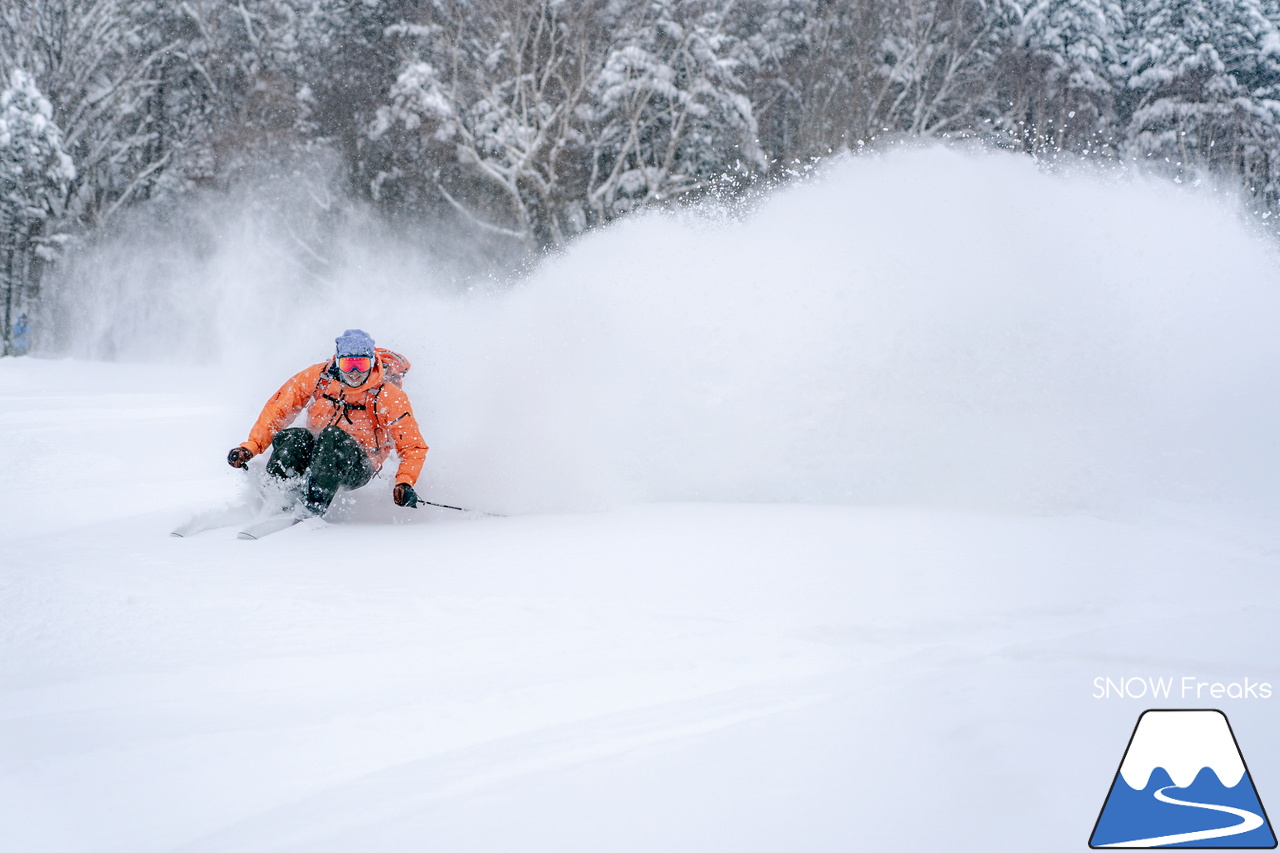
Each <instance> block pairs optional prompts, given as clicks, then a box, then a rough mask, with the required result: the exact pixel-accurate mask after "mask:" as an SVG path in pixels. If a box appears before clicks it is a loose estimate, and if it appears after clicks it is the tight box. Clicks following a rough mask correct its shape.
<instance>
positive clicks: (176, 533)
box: [169, 530, 184, 539]
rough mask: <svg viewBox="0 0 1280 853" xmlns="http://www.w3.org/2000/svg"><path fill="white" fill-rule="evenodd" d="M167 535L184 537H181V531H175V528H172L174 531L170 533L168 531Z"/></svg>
mask: <svg viewBox="0 0 1280 853" xmlns="http://www.w3.org/2000/svg"><path fill="white" fill-rule="evenodd" d="M169 535H170V536H173V537H176V538H178V539H182V538H184V537H183V535H182V534H181V533H179V532H178V531H176V530H174V531H172V532H170V533H169Z"/></svg>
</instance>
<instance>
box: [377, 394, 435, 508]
mask: <svg viewBox="0 0 1280 853" xmlns="http://www.w3.org/2000/svg"><path fill="white" fill-rule="evenodd" d="M382 402H383V406H382V407H381V411H382V412H383V413H384V414H385V416H386V419H387V423H386V429H387V431H388V432H389V433H390V434H391V439H392V441H394V442H395V446H396V454H397V455H399V457H400V467H399V468H397V469H396V482H397V483H408V484H409V485H411V486H412V485H413V484H415V483H417V482H418V475H419V474H421V473H422V463H423V461H424V460H425V459H426V456H427V443H426V442H425V441H423V440H422V433H421V432H419V430H418V421H417V420H416V419H415V418H414V417H413V406H411V405H409V397H408V395H406V394H405V393H404V392H403V391H401V390H400V389H399V388H397V387H395V386H394V385H384V386H383V387H382Z"/></svg>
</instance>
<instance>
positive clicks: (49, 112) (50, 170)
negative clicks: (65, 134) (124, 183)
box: [0, 69, 76, 354]
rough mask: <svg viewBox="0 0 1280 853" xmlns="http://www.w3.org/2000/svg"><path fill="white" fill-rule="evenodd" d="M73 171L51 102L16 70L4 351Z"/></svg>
mask: <svg viewBox="0 0 1280 853" xmlns="http://www.w3.org/2000/svg"><path fill="white" fill-rule="evenodd" d="M75 176H76V170H75V166H74V165H73V163H72V161H71V157H70V156H68V154H67V152H66V149H65V148H64V147H63V143H62V131H61V130H60V129H59V128H58V125H57V124H56V123H55V122H54V120H53V105H52V104H50V103H49V101H48V99H47V98H45V97H44V95H42V94H41V93H40V90H39V89H37V88H36V85H35V80H34V79H33V78H32V77H31V75H30V74H27V73H26V72H25V71H22V70H20V69H15V70H13V71H12V72H10V75H9V85H8V87H7V88H5V89H4V90H3V91H0V289H2V291H3V297H4V352H5V354H8V352H9V348H10V341H9V336H10V334H11V332H12V330H13V321H14V318H15V317H16V312H18V311H19V310H20V309H21V308H22V307H24V303H25V302H26V301H27V300H29V299H30V298H32V297H33V296H34V294H33V293H31V287H30V285H31V283H32V281H33V278H34V277H33V275H32V268H33V267H38V265H39V264H40V262H41V261H42V260H44V259H46V258H47V255H48V246H49V244H48V242H47V240H48V238H50V237H52V236H53V235H50V234H48V233H47V231H46V224H47V223H48V222H49V221H50V220H51V219H55V220H56V218H57V216H58V215H59V214H60V213H61V208H62V204H63V202H64V200H65V196H66V191H67V187H68V185H69V184H70V183H71V181H72V180H74V179H75ZM42 240H43V241H46V242H42ZM41 249H43V250H44V252H43V253H42V252H41V251H40V250H41Z"/></svg>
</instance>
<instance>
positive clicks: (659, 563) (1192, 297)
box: [0, 151, 1280, 853]
mask: <svg viewBox="0 0 1280 853" xmlns="http://www.w3.org/2000/svg"><path fill="white" fill-rule="evenodd" d="M984 223H985V224H984ZM1001 229H1003V232H1001ZM220 233H222V234H223V235H224V241H223V242H222V243H221V244H216V245H214V246H213V248H212V249H210V248H209V247H208V246H206V250H207V251H208V252H209V253H208V254H207V255H206V256H205V257H204V260H203V261H202V263H201V264H200V265H198V266H196V265H192V266H191V267H190V268H189V269H188V270H187V271H186V272H184V273H182V274H181V275H178V274H171V275H170V276H169V280H170V281H171V283H172V287H173V288H174V291H173V293H172V294H170V295H171V296H172V300H171V303H170V304H172V305H179V304H185V303H184V302H183V298H179V297H187V296H189V297H190V298H191V300H192V301H191V302H190V303H189V304H187V309H186V310H187V312H188V313H187V314H185V315H182V316H179V315H178V314H174V313H166V309H165V303H164V300H155V299H153V300H152V301H151V302H150V303H149V304H150V305H151V306H152V308H153V309H154V310H153V311H152V312H151V313H146V312H133V313H128V308H129V307H130V306H135V307H136V305H137V304H139V302H140V301H142V296H141V295H138V294H134V296H136V297H137V300H138V301H134V302H131V298H133V297H131V296H130V292H128V291H127V290H125V291H120V292H118V293H117V296H118V297H119V298H118V299H116V300H115V301H114V302H113V301H111V300H107V299H106V298H105V297H103V302H102V305H103V306H106V307H105V308H104V311H105V312H106V313H107V314H108V315H109V314H110V311H109V310H107V309H109V308H110V306H111V305H115V304H117V303H118V304H119V305H120V306H121V308H120V310H121V311H122V312H126V313H128V322H127V323H126V322H125V319H124V315H123V314H122V315H121V316H120V318H118V319H120V324H121V326H122V327H124V326H127V328H128V329H129V333H128V334H120V333H119V332H118V331H112V330H113V329H116V328H117V326H114V325H112V324H111V323H109V322H107V319H109V317H108V318H107V319H102V318H99V319H100V321H101V325H98V326H96V327H94V328H96V330H97V331H96V332H94V334H96V335H98V336H99V339H104V340H105V339H106V338H109V337H111V336H112V335H115V336H116V337H114V338H111V340H112V344H111V348H112V349H113V350H114V351H115V353H116V355H117V356H119V357H121V358H126V357H128V358H133V359H135V360H133V361H124V360H122V361H116V362H99V361H87V360H83V359H80V360H63V361H59V360H51V359H35V358H30V357H26V358H20V359H4V360H0V442H2V443H3V444H2V446H3V447H5V448H6V450H7V451H8V452H7V453H6V456H5V463H4V464H3V465H0V554H2V555H3V556H2V557H0V560H2V563H0V850H6V851H8V850H13V851H50V852H51V853H52V852H53V851H95V853H96V852H97V851H128V852H129V853H150V851H187V853H194V851H237V853H240V851H308V853H310V851H335V853H336V851H344V853H345V851H352V850H377V851H422V850H436V851H462V850H465V851H516V850H519V851H557V853H565V851H584V853H585V851H591V852H592V853H598V852H599V851H664V852H665V851H698V853H705V851H718V850H726V851H729V850H732V851H776V850H803V851H841V853H844V852H845V851H849V850H892V851H914V850H920V851H925V850H937V849H943V848H945V849H959V850H974V851H978V850H982V851H989V850H1037V851H1040V850H1045V851H1049V850H1080V849H1082V848H1083V847H1084V846H1085V844H1086V843H1087V839H1088V836H1089V833H1090V831H1091V828H1092V826H1093V823H1094V820H1095V818H1096V816H1097V814H1098V810H1099V809H1100V807H1101V805H1102V801H1103V799H1104V798H1105V797H1106V794H1107V791H1108V788H1109V785H1110V784H1111V781H1112V779H1113V777H1114V775H1115V773H1116V770H1117V767H1118V764H1119V762H1120V759H1121V756H1122V754H1123V751H1124V748H1125V744H1126V742H1127V738H1128V736H1129V733H1130V732H1131V731H1132V727H1133V725H1134V721H1135V720H1136V719H1137V716H1138V714H1139V713H1140V712H1141V711H1142V710H1143V709H1145V708H1146V707H1148V704H1147V703H1148V702H1150V701H1151V700H1149V699H1146V700H1123V699H1095V698H1093V696H1094V694H1095V692H1096V690H1095V685H1094V679H1095V678H1098V677H1111V678H1113V679H1118V678H1122V677H1129V676H1140V677H1147V676H1160V677H1181V676H1184V675H1191V676H1195V677H1196V678H1197V679H1198V680H1202V681H1211V682H1212V681H1222V682H1226V681H1239V680H1241V679H1242V678H1244V677H1245V676H1248V677H1249V678H1250V679H1251V680H1253V681H1255V682H1256V681H1266V682H1271V683H1272V684H1273V685H1280V672H1277V671H1276V668H1275V661H1276V654H1275V652H1276V632H1275V612H1276V602H1277V593H1280V580H1278V579H1277V578H1278V574H1277V568H1278V566H1277V563H1278V562H1280V524H1277V521H1280V508H1278V507H1277V500H1276V498H1277V495H1276V490H1275V482H1276V481H1275V472H1276V470H1277V464H1276V463H1277V452H1276V449H1275V448H1274V446H1273V445H1274V436H1275V435H1276V434H1277V431H1276V429H1275V427H1276V425H1277V424H1276V422H1275V399H1274V396H1275V395H1274V393H1273V392H1274V387H1275V385H1274V379H1275V373H1276V366H1277V365H1280V346H1278V345H1277V343H1276V340H1275V336H1274V335H1273V334H1271V333H1270V329H1271V326H1272V325H1273V323H1272V320H1271V318H1272V317H1273V316H1274V311H1273V309H1274V308H1275V302H1276V294H1275V292H1274V291H1275V275H1274V270H1275V259H1274V255H1273V253H1272V251H1271V250H1270V249H1269V248H1268V247H1267V246H1266V245H1265V244H1263V243H1261V242H1260V241H1258V240H1257V239H1255V238H1254V237H1253V236H1252V235H1250V234H1249V233H1247V232H1246V231H1245V230H1244V229H1243V227H1242V226H1241V225H1240V224H1239V222H1238V221H1237V220H1236V219H1235V218H1233V216H1232V215H1231V213H1230V211H1229V210H1225V209H1223V208H1222V207H1221V206H1220V205H1218V204H1217V203H1216V202H1214V201H1213V199H1212V197H1210V196H1201V195H1197V194H1194V193H1190V192H1183V191H1181V190H1173V189H1169V188H1165V187H1160V186H1150V185H1147V184H1144V183H1142V182H1140V181H1135V180H1129V179H1124V180H1119V179H1116V180H1110V179H1103V178H1101V177H1098V176H1078V177H1074V178H1072V177H1066V178H1063V177H1051V176H1046V175H1043V174H1041V173H1039V172H1036V171H1035V170H1034V169H1032V168H1031V167H1029V166H1028V165H1027V164H1026V163H1025V162H1023V161H1020V160H1016V159H1014V158H1004V157H966V156H961V155H957V154H954V153H948V152H939V151H926V152H917V153H910V154H903V155H899V156H895V157H886V158H866V159H864V160H859V161H855V162H853V163H850V164H847V165H846V166H844V167H842V168H840V169H837V170H835V171H833V172H832V173H831V174H830V175H828V176H827V177H826V178H824V179H822V180H819V181H816V182H814V183H813V184H812V185H809V186H804V187H800V188H798V189H795V190H792V191H789V192H786V193H783V194H780V195H779V196H778V197H777V198H776V199H774V200H772V201H770V202H769V203H767V204H766V205H765V206H764V207H763V208H762V209H761V210H760V211H759V212H758V213H756V214H754V215H753V216H752V217H751V218H749V219H748V220H747V221H744V222H733V221H726V222H707V221H704V220H689V219H671V218H665V217H659V216H654V217H649V218H643V219H639V220H635V221H631V222H627V223H624V224H623V225H622V226H621V227H619V228H616V229H611V230H608V231H605V232H603V233H601V234H598V235H594V236H592V237H590V238H588V239H586V240H585V241H583V242H582V243H581V244H579V245H578V246H577V247H576V248H574V249H573V250H572V251H570V252H568V253H567V254H566V255H565V256H563V257H561V258H558V259H555V260H554V261H552V262H551V263H550V264H548V265H547V266H546V267H544V268H543V270H542V271H541V272H539V273H538V274H537V275H536V276H535V277H534V278H532V279H531V280H530V281H528V282H526V283H525V284H524V285H522V286H521V287H520V288H519V289H518V290H516V291H515V292H513V293H511V294H508V295H505V296H504V295H501V294H496V293H491V294H471V295H453V296H446V295H443V294H441V293H439V292H437V291H435V290H432V289H431V287H429V286H425V285H424V286H423V287H422V288H421V289H418V290H415V289H413V288H412V287H410V286H409V285H407V284H404V283H403V280H408V278H409V276H408V273H406V272H405V271H406V270H410V269H412V264H411V263H410V261H411V260H412V254H411V253H410V252H408V251H407V250H406V251H405V252H404V253H403V254H402V255H400V256H399V258H398V259H397V258H396V257H383V258H381V259H379V260H377V261H376V262H375V260H374V259H373V258H372V256H368V257H365V258H364V259H363V260H361V258H360V257H359V256H358V251H357V249H355V248H353V249H351V252H352V254H351V255H350V257H349V266H348V267H347V268H345V269H344V270H340V271H338V272H335V274H334V275H335V284H334V291H333V293H327V292H320V293H313V294H312V295H311V297H312V298H309V299H301V298H300V297H299V291H298V290H296V289H293V288H294V287H295V286H294V285H293V284H290V282H289V280H288V279H287V276H285V274H284V273H283V272H280V271H279V270H277V269H276V268H275V267H274V266H273V264H274V263H275V262H274V261H272V260H271V258H272V257H274V256H273V255H271V254H270V253H267V252H263V251H260V248H261V246H260V244H259V243H256V242H255V240H256V239H258V238H259V237H261V234H258V233H256V232H255V233H249V232H247V231H237V229H236V227H234V223H232V224H229V225H228V226H227V227H226V228H225V229H223V231H222V232H220ZM130 257H131V258H132V260H131V261H130V262H131V263H136V264H142V263H145V262H146V260H147V258H148V257H149V255H148V252H146V251H136V252H134V253H133V254H132V255H131V256H130ZM163 260H165V263H169V261H171V260H172V258H167V259H163ZM397 264H401V265H402V266H397ZM165 268H166V269H168V270H170V272H171V273H172V271H173V270H175V269H179V268H180V267H175V266H173V265H172V264H169V265H168V266H166V267H165ZM133 269H134V272H138V268H133ZM117 272H119V271H118V270H117ZM104 275H106V273H104ZM184 276H185V277H184ZM126 279H129V277H128V276H121V277H119V279H118V280H119V281H120V282H123V281H125V280H126ZM104 280H105V279H104ZM130 280H133V281H135V282H138V281H156V280H158V279H148V278H147V276H146V275H141V274H140V275H137V276H134V277H133V278H132V279H130ZM393 280H402V283H400V284H393ZM358 283H363V284H364V285H366V286H367V287H368V288H370V289H371V290H372V291H374V292H379V293H385V294H390V295H391V296H394V297H395V302H394V307H383V308H382V309H374V308H369V307H367V305H366V304H365V303H360V304H361V305H362V306H363V307H361V308H360V310H353V309H352V308H351V302H350V300H348V299H339V298H338V297H339V295H344V294H350V293H352V292H359V289H358V288H357V287H356V285H357V284H358ZM120 286H121V287H124V285H123V284H121V285H120ZM103 287H105V285H103ZM255 287H256V288H257V289H258V290H257V291H255V290H254V288H255ZM395 288H399V289H398V290H396V289H395ZM152 295H153V296H154V294H152ZM246 297H251V298H250V301H249V303H247V304H250V305H252V306H253V308H254V309H256V310H250V311H246V310H243V309H244V306H245V305H246V303H245V301H244V299H245V298H246ZM201 299H207V300H209V301H208V302H207V303H201V302H200V300H201ZM237 306H238V307H239V309H241V310H238V311H236V310H231V309H234V308H237ZM286 309H288V310H286ZM202 318H203V319H202ZM286 321H287V322H286ZM85 322H86V324H87V325H86V327H85V328H86V334H88V331H89V330H90V325H92V324H89V323H88V321H87V320H85ZM349 326H359V327H363V328H366V329H368V330H370V331H371V332H373V334H374V335H375V336H376V337H378V338H379V340H380V342H384V343H388V344H391V345H393V346H395V347H397V348H399V349H402V350H403V351H405V352H406V353H407V354H408V355H409V357H410V358H411V359H412V360H414V362H415V367H414V372H413V373H411V374H410V378H409V381H408V382H407V383H406V390H407V391H408V392H409V393H410V396H411V397H412V398H413V399H414V401H415V404H416V405H417V411H418V415H419V419H420V420H421V422H422V425H423V431H424V433H425V435H426V437H427V440H428V443H430V444H431V445H432V450H431V452H430V453H429V454H428V462H427V467H426V469H425V471H424V475H423V479H422V481H421V485H422V488H421V491H422V493H423V494H424V496H425V497H426V498H427V499H429V500H436V501H440V502H444V503H458V504H464V505H468V506H476V507H479V508H483V509H492V510H499V511H504V512H510V513H513V514H512V515H510V516H508V517H503V518H487V517H484V518H481V517H463V516H461V515H460V514H457V513H451V512H449V511H446V510H434V509H433V510H419V511H412V510H407V509H398V508H395V507H394V506H392V505H391V502H390V487H391V484H390V480H389V479H388V478H387V477H385V476H384V477H381V478H379V479H378V480H375V481H374V482H373V483H372V484H370V485H369V486H368V487H366V488H364V489H362V490H359V491H357V492H355V493H352V494H351V495H350V496H349V498H348V499H346V500H344V501H343V502H342V503H341V505H339V506H337V507H335V509H334V511H333V513H331V516H332V517H331V519H330V523H328V524H327V525H323V526H319V527H313V526H299V527H295V528H292V529H289V530H287V531H284V532H282V533H279V534H276V535H274V536H271V537H268V538H266V539H263V540H261V541H258V542H245V541H240V540H237V539H236V538H235V533H234V530H219V531H211V532H208V533H204V534H200V535H198V536H195V537H191V538H188V539H174V538H170V537H169V536H168V535H167V534H168V531H169V530H170V529H172V528H173V527H174V526H176V525H177V524H179V523H181V522H182V521H184V520H185V519H187V518H188V517H190V515H191V514H192V513H194V512H196V511H198V510H200V509H203V508H209V507H215V506H218V505H220V504H223V503H226V502H229V501H232V500H235V499H236V496H237V494H238V493H239V492H240V490H241V489H243V488H244V484H243V478H244V475H243V474H241V473H240V472H236V471H233V470H231V469H230V468H228V467H227V466H226V464H225V462H224V457H225V453H226V451H227V449H228V448H229V447H231V446H232V445H234V444H236V443H237V442H238V441H240V440H242V439H243V437H244V435H245V433H246V431H247V429H248V427H249V424H250V423H251V422H252V420H253V418H254V417H255V416H256V414H257V411H258V409H259V407H260V406H261V405H262V403H263V401H264V400H265V399H266V398H267V397H268V396H269V395H270V393H272V392H273V391H274V390H275V388H276V387H277V386H278V385H279V384H280V383H281V382H282V381H283V380H284V379H285V378H286V377H287V376H288V375H290V373H291V372H293V371H296V370H298V369H300V368H301V367H303V366H305V365H306V364H309V363H312V362H314V361H317V360H319V359H321V358H323V357H324V356H325V355H326V354H327V352H328V350H329V347H330V346H331V344H330V341H331V339H332V337H333V336H334V335H336V334H337V333H338V332H340V331H341V330H342V329H343V328H347V327H349ZM1264 332H1265V334H1264ZM191 341H206V342H210V341H211V342H213V343H214V344H215V346H214V350H216V352H211V353H206V355H209V356H210V357H215V356H216V360H215V362H214V363H209V364H203V365H199V364H196V365H176V364H172V363H164V362H161V361H157V360H156V357H157V355H158V353H161V352H179V353H183V352H185V355H188V356H194V355H197V354H198V353H195V352H193V351H183V350H182V344H183V342H191ZM150 346H154V347H155V348H156V350H155V351H154V352H144V351H142V349H145V348H146V347H150ZM130 347H137V348H141V349H133V350H131V349H130ZM144 357H148V358H150V359H151V360H149V361H143V360H139V359H143V358H144ZM1277 701H1280V699H1274V698H1273V699H1270V700H1264V699H1248V700H1245V699H1241V700H1221V703H1222V704H1223V705H1224V706H1225V707H1224V710H1225V711H1226V712H1227V713H1228V714H1229V716H1230V718H1231V722H1232V725H1233V726H1234V728H1235V731H1236V734H1237V736H1238V737H1239V738H1240V741H1241V746H1242V747H1243V749H1244V751H1245V755H1246V759H1247V761H1248V763H1249V767H1250V770H1251V772H1252V774H1253V777H1254V779H1255V781H1256V782H1257V785H1258V790H1259V793H1260V795H1261V797H1262V798H1263V801H1264V803H1265V802H1266V801H1267V798H1268V796H1269V794H1268V791H1269V790H1271V789H1272V788H1273V787H1274V785H1276V784H1280V783H1278V782H1277V781H1275V780H1280V737H1278V736H1277V734H1276V732H1277V728H1276V726H1275V725H1274V720H1275V714H1276V711H1275V707H1276V706H1275V703H1276V702H1277ZM1160 704H1161V706H1168V707H1204V704H1203V700H1202V701H1201V702H1200V703H1197V702H1196V701H1195V700H1194V699H1193V698H1191V699H1187V700H1185V701H1183V700H1181V699H1180V698H1179V697H1177V696H1176V695H1175V696H1174V697H1173V698H1172V699H1170V700H1162V701H1161V703H1160ZM1269 780H1271V781H1269Z"/></svg>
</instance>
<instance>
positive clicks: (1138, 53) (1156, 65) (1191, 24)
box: [1126, 0, 1280, 208]
mask: <svg viewBox="0 0 1280 853" xmlns="http://www.w3.org/2000/svg"><path fill="white" fill-rule="evenodd" d="M1265 12H1266V10H1265V8H1264V6H1263V4H1262V3H1261V2H1259V0H1159V2H1156V0H1139V2H1135V3H1134V4H1133V7H1132V8H1131V10H1130V15H1131V21H1132V23H1133V30H1132V32H1133V36H1132V39H1131V41H1130V44H1129V51H1128V57H1127V72H1128V87H1129V91H1130V93H1131V99H1130V101H1129V103H1128V105H1127V106H1128V115H1127V119H1128V122H1127V123H1128V129H1127V134H1126V136H1127V140H1126V141H1127V147H1128V150H1129V152H1130V153H1131V154H1132V155H1133V156H1136V157H1138V158H1141V159H1144V160H1148V161H1151V162H1153V163H1156V164H1158V165H1160V166H1161V167H1163V168H1165V169H1166V170H1167V171H1169V172H1171V173H1172V174H1174V175H1183V174H1185V173H1187V172H1190V171H1193V170H1195V169H1197V168H1200V167H1205V168H1208V169H1209V170H1210V171H1211V172H1213V173H1215V174H1219V175H1225V176H1229V177H1230V178H1231V179H1232V180H1233V181H1238V182H1240V183H1241V184H1242V185H1243V186H1245V187H1246V188H1247V189H1248V190H1249V191H1250V192H1252V193H1254V194H1255V195H1256V196H1257V197H1258V199H1259V203H1260V204H1261V205H1263V206H1265V207H1268V208H1271V207H1274V206H1275V205H1276V204H1277V202H1278V201H1280V161H1278V160H1277V155H1278V154H1280V102H1277V97H1278V96H1280V88H1278V87H1280V35H1278V34H1277V30H1276V25H1275V23H1274V22H1273V21H1272V20H1271V19H1269V18H1268V16H1267V15H1266V13H1265Z"/></svg>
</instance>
